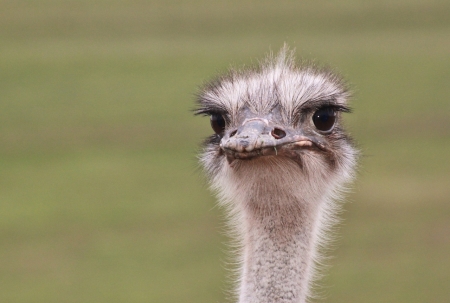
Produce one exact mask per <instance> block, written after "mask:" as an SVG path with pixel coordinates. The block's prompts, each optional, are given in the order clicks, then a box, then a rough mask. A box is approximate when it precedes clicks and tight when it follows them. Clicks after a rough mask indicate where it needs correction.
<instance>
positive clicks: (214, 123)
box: [211, 114, 225, 135]
mask: <svg viewBox="0 0 450 303" xmlns="http://www.w3.org/2000/svg"><path fill="white" fill-rule="evenodd" d="M211 127H212V129H213V130H214V132H215V133H216V134H218V135H222V134H223V132H224V131H225V119H224V118H223V117H222V115H219V114H212V115H211Z"/></svg>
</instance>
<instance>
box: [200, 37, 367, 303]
mask: <svg viewBox="0 0 450 303" xmlns="http://www.w3.org/2000/svg"><path fill="white" fill-rule="evenodd" d="M350 97H351V92H350V89H349V88H348V85H347V82H346V81H345V80H344V79H343V77H342V76H340V75H339V74H338V73H337V72H335V71H334V70H332V69H331V68H329V67H323V66H322V65H319V64H317V63H315V62H311V61H306V60H300V61H299V60H297V58H296V56H295V50H291V49H290V48H289V47H288V46H287V45H284V46H283V47H282V48H281V49H280V51H279V52H277V53H276V54H274V53H269V54H267V55H266V56H265V57H264V58H263V59H262V60H260V61H258V63H257V64H255V65H252V66H250V67H243V68H230V69H229V70H228V71H227V72H225V73H224V74H220V75H219V76H216V77H215V78H214V79H213V80H211V81H209V82H206V83H205V84H203V85H201V86H200V88H199V90H198V93H197V94H196V108H195V109H194V112H195V114H196V115H203V116H208V117H209V120H210V124H211V128H212V130H213V132H214V133H213V134H212V135H211V136H209V137H208V138H206V139H205V141H204V143H203V145H202V148H201V151H200V154H199V156H198V158H199V162H200V165H201V167H203V170H204V171H205V175H206V177H207V179H208V182H209V185H210V188H211V190H212V191H213V192H214V193H215V194H216V196H217V198H218V204H219V205H221V206H223V207H224V208H225V209H226V214H227V216H226V217H227V220H226V221H227V223H228V226H229V230H230V232H231V235H232V237H233V239H235V240H236V242H237V253H236V264H237V268H236V273H237V278H236V281H235V284H236V286H235V290H234V291H233V293H234V296H235V300H236V301H237V302H239V303H303V302H309V301H310V300H311V299H312V298H314V296H315V294H314V291H313V290H314V289H315V288H314V286H315V285H316V281H317V279H318V277H319V273H321V272H320V264H321V263H322V261H323V257H324V255H323V250H324V248H326V246H327V244H328V243H329V240H330V236H331V235H332V234H333V230H334V228H333V227H335V226H336V223H337V222H338V221H339V219H338V214H339V210H340V209H341V206H342V204H343V203H342V201H343V198H344V194H345V193H346V192H347V191H348V188H349V186H350V184H351V183H352V181H353V180H354V178H355V171H356V167H357V162H358V155H359V151H358V150H357V148H356V145H355V143H354V141H353V139H352V138H351V136H350V135H349V134H348V133H347V132H346V130H345V129H344V125H343V121H342V116H343V113H348V112H350V107H349V105H348V103H349V99H350Z"/></svg>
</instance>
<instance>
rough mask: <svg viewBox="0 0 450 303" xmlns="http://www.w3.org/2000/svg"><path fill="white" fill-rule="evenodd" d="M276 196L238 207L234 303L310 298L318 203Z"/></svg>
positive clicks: (290, 302)
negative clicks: (239, 252)
mask: <svg viewBox="0 0 450 303" xmlns="http://www.w3.org/2000/svg"><path fill="white" fill-rule="evenodd" d="M270 196H271V197H272V199H274V198H273V197H274V195H273V192H272V195H270ZM275 196H276V195H275ZM279 197H280V196H278V198H276V201H273V200H271V199H270V197H269V199H267V200H266V199H258V200H253V201H252V200H250V202H249V203H246V204H245V205H244V207H243V210H242V211H243V217H242V219H243V220H244V222H243V223H244V224H243V227H244V229H243V230H242V232H243V241H244V247H243V265H242V272H241V274H242V277H241V285H240V290H239V303H302V302H305V301H306V298H307V297H308V295H309V293H308V285H309V282H310V279H311V276H312V271H313V268H312V267H313V264H312V263H313V259H314V255H315V246H316V240H315V238H316V234H317V226H318V217H319V213H320V212H319V210H318V208H317V205H320V204H321V203H320V201H317V202H318V203H314V202H316V201H308V203H306V201H301V199H298V198H297V199H296V198H295V197H292V196H291V197H284V198H279ZM281 197H282V195H281ZM311 202H313V203H311ZM274 205H275V207H274Z"/></svg>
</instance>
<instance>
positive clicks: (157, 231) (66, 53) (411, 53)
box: [0, 0, 450, 303]
mask: <svg viewBox="0 0 450 303" xmlns="http://www.w3.org/2000/svg"><path fill="white" fill-rule="evenodd" d="M284 42H287V43H288V44H289V45H290V46H291V47H293V48H296V51H297V55H298V56H299V57H304V58H308V59H317V60H318V61H320V62H326V63H328V64H329V65H331V66H333V67H335V68H336V69H337V70H339V71H340V72H341V73H342V74H343V75H344V76H345V78H347V79H348V80H349V82H350V83H351V85H352V87H353V89H354V91H355V97H354V100H353V103H352V107H353V108H354V113H353V114H351V115H347V116H346V119H347V126H348V129H349V130H350V132H351V133H352V134H353V136H354V137H355V138H356V140H357V142H358V143H359V145H360V147H361V149H362V151H363V154H364V156H363V158H362V159H361V166H360V170H359V176H358V180H357V182H356V183H355V186H354V190H353V192H352V193H351V194H350V195H349V200H350V202H349V203H347V204H346V205H345V212H344V214H343V217H344V221H343V224H342V225H341V228H340V231H339V238H338V241H337V242H336V248H335V249H334V251H333V252H332V255H333V256H334V257H333V258H332V259H331V260H330V261H329V263H330V264H331V265H332V267H331V268H330V269H329V270H328V275H327V276H326V278H325V279H323V281H322V285H323V286H322V288H321V289H320V293H321V294H322V298H321V299H318V300H317V302H342V303H344V302H449V301H450V286H449V283H450V203H449V202H450V198H449V197H450V180H449V179H450V178H449V175H450V174H449V173H450V161H449V156H450V100H449V98H450V1H448V0H445V1H434V0H408V1H407V0H399V1H387V0H382V1H356V0H347V1H288V0H281V1H267V0H263V1H237V0H236V1H225V2H215V1H206V0H193V1H162V0H161V1H88V0H85V1H82V0H80V1H75V0H73V1H56V0H54V1H47V0H40V1H23V0H14V1H13V0H11V1H5V0H0V302H8V303H9V302H10V303H15V302H27V303H34V302H46V303H53V302H55V303H56V302H58V303H60V302H77V303H78V302H98V303H101V302H108V303H114V302H127V303H130V302H131V303H134V302H164V303H171V302H174V303H175V302H185V303H186V302H196V303H198V302H226V301H227V299H226V298H227V295H226V290H227V289H228V288H229V287H230V283H227V282H226V281H227V275H228V274H227V271H226V269H225V267H228V266H227V265H226V262H227V261H228V260H229V259H228V257H227V253H226V251H227V244H226V241H227V238H226V236H225V235H224V234H223V232H222V231H223V229H222V228H223V210H222V209H220V208H218V207H215V202H214V198H213V197H212V196H211V195H210V193H209V192H208V190H207V186H206V182H205V179H204V178H203V177H202V174H201V172H200V171H199V169H198V166H197V163H196V152H197V150H198V144H199V142H201V140H202V138H203V137H205V136H207V135H208V134H210V133H211V130H210V127H209V121H208V119H206V118H199V117H193V116H192V114H191V112H190V109H192V108H193V106H194V105H193V104H194V101H193V100H194V97H193V96H194V94H195V92H196V90H197V87H198V85H200V84H201V83H203V82H204V81H206V80H208V79H210V78H211V77H212V76H214V75H215V74H216V73H217V72H221V71H224V70H226V69H227V68H228V67H229V66H230V64H233V65H238V66H239V65H242V64H251V63H255V62H257V59H258V58H261V57H262V56H264V55H265V54H266V53H267V52H268V51H269V50H273V51H277V50H278V49H279V48H280V47H281V46H282V45H283V43H284Z"/></svg>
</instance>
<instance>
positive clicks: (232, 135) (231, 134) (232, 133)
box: [230, 130, 237, 138]
mask: <svg viewBox="0 0 450 303" xmlns="http://www.w3.org/2000/svg"><path fill="white" fill-rule="evenodd" d="M236 133H237V130H234V131H232V132H231V133H230V138H231V137H234V135H236Z"/></svg>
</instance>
